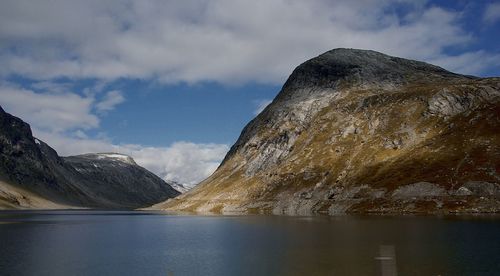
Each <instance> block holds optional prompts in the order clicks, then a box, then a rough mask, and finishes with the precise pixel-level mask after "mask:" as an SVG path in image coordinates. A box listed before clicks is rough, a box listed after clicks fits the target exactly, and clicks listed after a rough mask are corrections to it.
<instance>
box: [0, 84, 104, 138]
mask: <svg viewBox="0 0 500 276" xmlns="http://www.w3.org/2000/svg"><path fill="white" fill-rule="evenodd" d="M93 101H94V99H93V98H90V97H82V96H79V95H77V94H75V93H71V92H56V93H53V92H43V93H35V92H33V91H31V90H28V89H24V88H21V87H16V86H14V85H11V84H0V105H2V106H3V107H4V109H5V110H6V111H7V112H9V113H13V114H14V115H16V116H19V117H21V118H22V119H24V120H27V121H28V122H30V123H31V124H33V125H35V126H37V127H38V128H41V129H44V130H49V131H54V132H61V131H66V130H71V129H77V128H79V129H91V128H95V127H98V125H99V118H98V117H97V116H96V115H94V114H92V113H91V109H92V104H93Z"/></svg>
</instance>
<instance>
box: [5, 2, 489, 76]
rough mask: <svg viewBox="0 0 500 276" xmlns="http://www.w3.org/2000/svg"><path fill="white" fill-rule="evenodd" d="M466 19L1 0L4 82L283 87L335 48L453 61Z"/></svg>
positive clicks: (240, 5)
mask: <svg viewBox="0 0 500 276" xmlns="http://www.w3.org/2000/svg"><path fill="white" fill-rule="evenodd" d="M396 6H404V7H405V8H404V9H397V8H395V7H396ZM395 10H409V11H410V12H408V13H406V14H398V13H396V12H395ZM488 14H489V13H488ZM460 16H461V13H460V12H454V11H449V10H444V9H442V8H439V7H435V6H431V5H426V1H402V0H382V1H375V0H360V1H348V0H337V1H326V0H317V1H294V0H272V1H270V0H266V1H263V0H262V1H244V0H241V1H238V0H231V1H229V0H214V1H208V0H193V1H159V0H158V1H129V0H124V1H97V0H89V1H69V0H64V1H63V0H52V1H48V0H46V1H31V2H26V1H19V0H11V1H2V2H1V4H0V41H2V44H1V46H0V62H1V64H2V66H1V67H0V75H4V76H6V75H9V74H20V75H22V76H25V77H31V78H36V79H51V78H58V77H64V76H66V77H69V78H97V79H104V80H112V79H117V78H142V79H149V78H152V79H157V80H160V81H163V82H179V81H184V82H190V83H193V82H199V81H218V82H222V83H241V82H249V81H257V82H261V83H275V84H277V83H282V82H283V81H284V79H285V78H286V77H287V76H288V74H289V73H290V72H291V70H292V69H293V68H294V67H295V66H297V65H298V64H300V63H301V62H303V61H304V60H306V59H307V58H310V57H312V56H315V55H317V54H320V53H322V52H324V51H327V50H330V49H332V48H336V47H353V48H364V49H373V50H378V51H382V52H385V53H388V54H393V55H398V56H403V57H409V58H416V59H423V60H435V59H436V58H438V57H443V58H447V56H446V55H445V53H444V49H445V48H447V47H450V46H459V47H464V46H465V45H467V44H468V43H472V42H473V41H474V39H473V37H472V36H471V35H470V34H469V33H467V32H466V31H465V30H464V29H463V28H462V27H461V25H460ZM488 18H489V17H488ZM488 55H490V53H487V52H485V53H484V56H486V58H488ZM448 58H452V57H448ZM474 73H481V72H474Z"/></svg>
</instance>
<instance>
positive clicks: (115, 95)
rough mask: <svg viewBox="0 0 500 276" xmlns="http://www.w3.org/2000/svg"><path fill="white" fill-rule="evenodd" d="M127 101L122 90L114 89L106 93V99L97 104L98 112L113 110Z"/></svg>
mask: <svg viewBox="0 0 500 276" xmlns="http://www.w3.org/2000/svg"><path fill="white" fill-rule="evenodd" d="M124 101H125V97H123V94H122V92H120V91H118V90H112V91H109V92H108V93H106V96H104V99H103V100H102V101H100V102H98V103H97V104H96V110H97V111H98V112H106V111H110V110H113V109H114V108H115V106H116V105H118V104H121V103H122V102H124Z"/></svg>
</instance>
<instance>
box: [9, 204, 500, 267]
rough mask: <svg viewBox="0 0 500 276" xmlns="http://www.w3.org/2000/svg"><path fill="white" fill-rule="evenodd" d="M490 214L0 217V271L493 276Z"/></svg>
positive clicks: (499, 240) (496, 250) (496, 258)
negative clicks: (457, 215) (466, 215)
mask: <svg viewBox="0 0 500 276" xmlns="http://www.w3.org/2000/svg"><path fill="white" fill-rule="evenodd" d="M499 273H500V218H499V217H498V216H468V217H462V216H459V217H418V216H338V217H326V216H313V217H287V216H191V215H169V214H164V213H159V212H119V211H116V212H115V211H113V212H110V211H2V212H0V274H1V275H396V274H397V275H499Z"/></svg>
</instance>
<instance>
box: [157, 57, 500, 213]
mask: <svg viewBox="0 0 500 276" xmlns="http://www.w3.org/2000/svg"><path fill="white" fill-rule="evenodd" d="M499 102H500V79H499V78H478V77H473V76H465V75H459V74H455V73H451V72H448V71H446V70H444V69H443V68H440V67H437V66H434V65H431V64H427V63H424V62H419V61H414V60H408V59H402V58H397V57H392V56H388V55H385V54H382V53H378V52H375V51H368V50H356V49H334V50H331V51H328V52H326V53H324V54H322V55H320V56H318V57H315V58H313V59H311V60H308V61H306V62H305V63H303V64H301V65H300V66H298V67H297V68H296V69H295V70H294V71H293V72H292V74H291V75H290V77H289V78H288V80H287V81H286V83H285V84H284V86H283V88H282V89H281V91H280V93H279V94H278V95H277V97H276V98H275V99H274V100H273V102H272V103H271V104H270V105H269V106H268V107H266V109H265V110H264V111H263V112H261V113H260V114H259V115H258V116H257V117H256V118H255V119H253V120H252V121H251V122H250V123H249V124H248V125H247V126H245V128H244V129H243V131H242V133H241V135H240V137H239V138H238V140H237V142H236V143H235V144H234V145H233V146H232V148H231V150H230V151H229V153H228V154H227V156H226V157H225V159H224V161H223V162H222V164H221V165H220V166H219V168H218V169H217V170H216V172H215V173H214V174H213V175H211V176H210V177H209V178H208V179H206V180H204V181H203V182H201V183H200V184H199V185H198V186H196V187H195V188H194V189H192V190H191V191H189V192H187V193H185V194H183V195H181V196H179V197H177V198H175V199H173V200H169V201H167V202H165V203H161V204H158V205H155V206H153V207H152V208H156V209H169V210H183V211H198V212H223V213H229V212H246V213H251V212H259V213H277V214H283V213H285V214H309V213H324V214H336V213H345V212H347V213H367V212H375V213H386V212H387V213H393V212H395V213H400V212H415V213H441V212H442V213H448V212H498V211H499V210H500V201H499V200H500V185H499V183H500V131H499V130H500V103H499Z"/></svg>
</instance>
